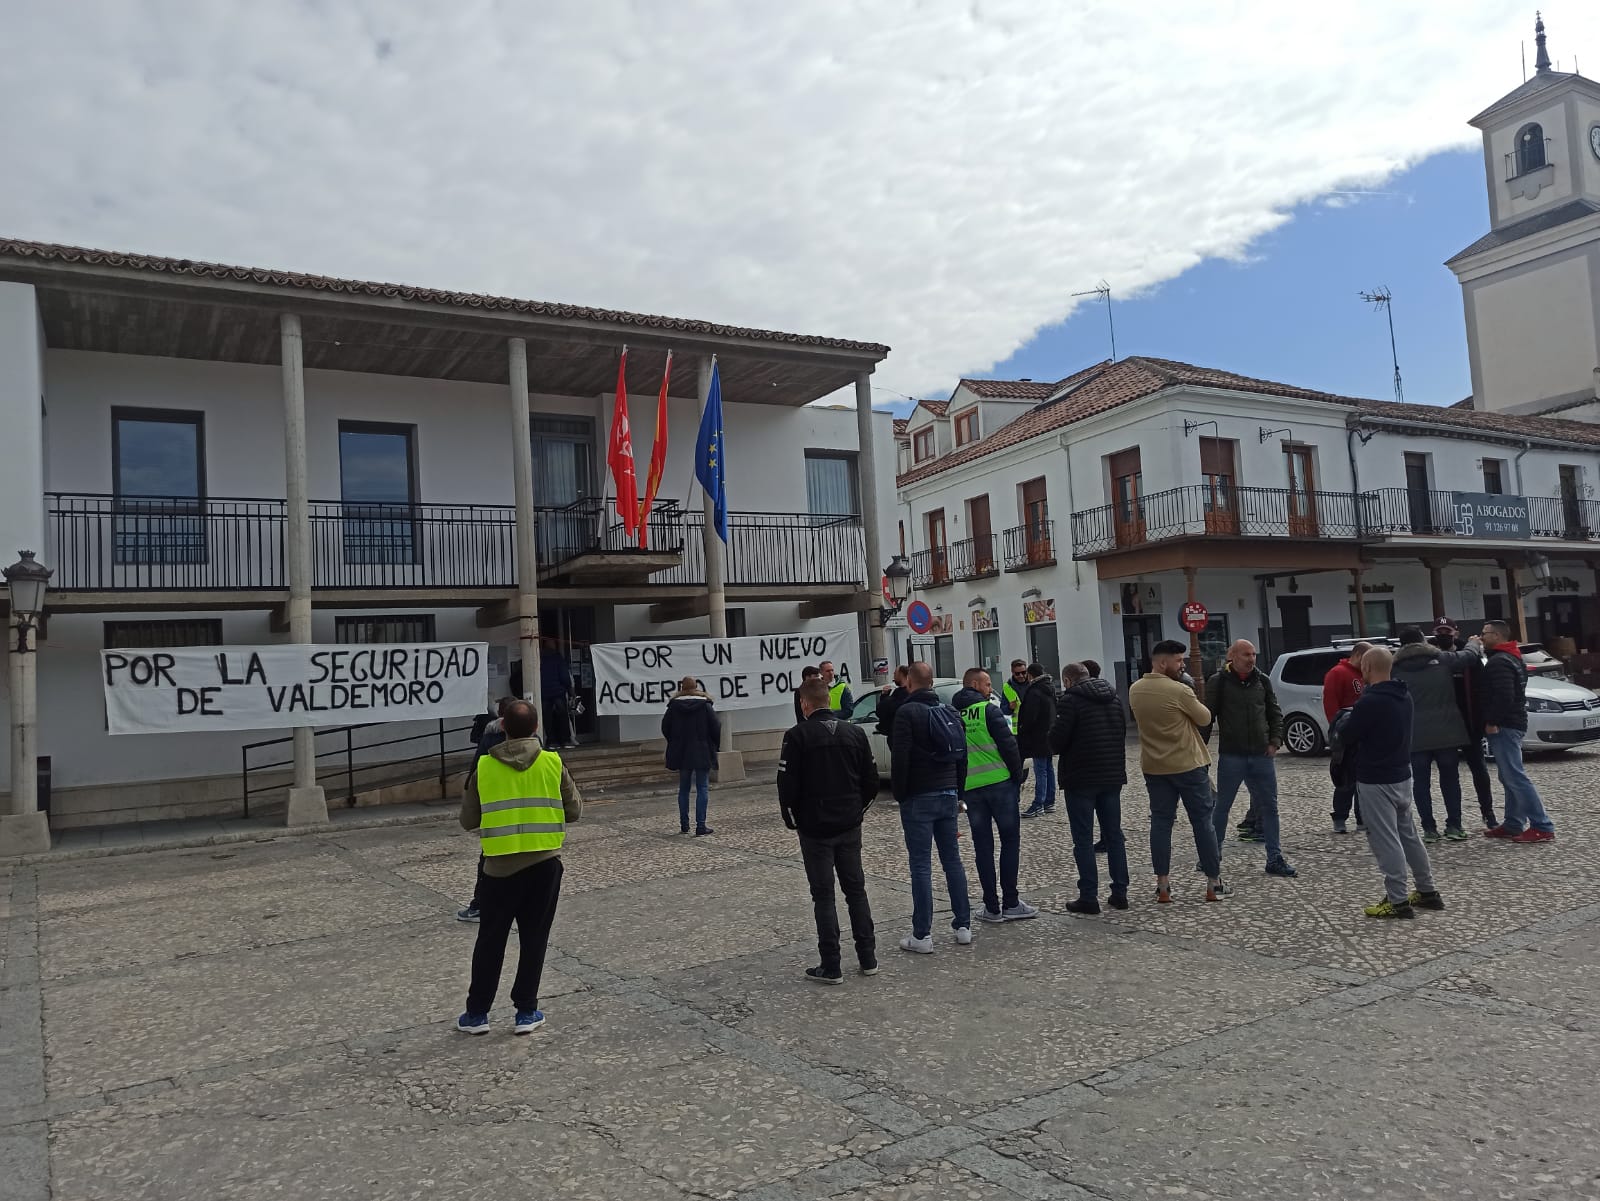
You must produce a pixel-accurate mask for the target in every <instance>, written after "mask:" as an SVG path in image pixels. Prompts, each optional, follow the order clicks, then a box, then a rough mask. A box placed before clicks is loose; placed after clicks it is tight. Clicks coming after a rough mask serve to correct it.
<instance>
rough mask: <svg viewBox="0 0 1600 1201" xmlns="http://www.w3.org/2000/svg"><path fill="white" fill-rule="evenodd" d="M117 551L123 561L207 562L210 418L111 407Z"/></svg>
mask: <svg viewBox="0 0 1600 1201" xmlns="http://www.w3.org/2000/svg"><path fill="white" fill-rule="evenodd" d="M111 489H112V493H113V495H114V500H113V502H112V509H113V512H114V514H115V517H114V524H113V530H112V541H113V551H114V555H115V558H116V561H117V562H118V563H204V562H206V559H207V554H206V531H205V518H204V516H203V514H204V512H205V495H206V465H205V416H204V414H202V413H187V412H172V411H169V410H165V409H113V410H111Z"/></svg>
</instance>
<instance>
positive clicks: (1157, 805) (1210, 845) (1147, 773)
mask: <svg viewBox="0 0 1600 1201" xmlns="http://www.w3.org/2000/svg"><path fill="white" fill-rule="evenodd" d="M1187 654H1188V648H1187V647H1185V646H1184V645H1183V643H1181V642H1176V641H1174V640H1172V639H1170V638H1169V639H1167V640H1166V641H1165V642H1158V643H1156V645H1155V647H1154V648H1153V650H1152V651H1151V655H1150V667H1151V670H1150V673H1149V674H1148V675H1145V676H1143V677H1141V678H1140V679H1138V680H1136V681H1135V682H1134V685H1133V687H1132V688H1130V689H1128V706H1129V708H1131V709H1132V710H1133V720H1134V721H1135V722H1137V723H1138V725H1139V767H1140V770H1142V771H1143V772H1144V783H1145V788H1146V789H1147V790H1148V791H1149V793H1150V866H1151V867H1152V868H1153V869H1154V870H1155V874H1156V901H1157V902H1158V903H1160V904H1162V905H1166V904H1169V903H1171V901H1172V878H1171V872H1172V827H1173V824H1174V823H1175V822H1176V821H1177V817H1178V802H1179V801H1180V800H1181V801H1182V802H1183V808H1184V811H1185V812H1186V813H1187V814H1188V815H1189V825H1190V826H1192V827H1193V828H1194V845H1195V849H1196V850H1197V851H1199V852H1200V870H1201V871H1203V872H1204V873H1205V876H1206V900H1208V901H1220V900H1222V899H1223V898H1224V897H1226V896H1229V895H1230V894H1231V893H1232V891H1233V890H1232V889H1231V888H1229V887H1228V886H1227V885H1226V884H1224V883H1223V882H1222V860H1221V857H1220V856H1219V855H1218V853H1217V835H1216V831H1215V829H1213V827H1212V820H1211V813H1212V807H1213V805H1214V804H1215V799H1216V798H1215V795H1214V794H1213V793H1212V791H1211V770H1210V769H1211V754H1210V752H1209V751H1207V750H1206V744H1205V738H1204V737H1203V735H1202V731H1203V730H1204V729H1205V728H1206V727H1207V726H1209V725H1210V724H1211V710H1209V709H1207V708H1206V707H1205V705H1203V704H1201V703H1200V698H1199V697H1197V696H1196V695H1195V693H1194V689H1193V688H1190V687H1189V686H1187V685H1185V684H1183V683H1181V682H1180V678H1181V677H1182V675H1183V662H1184V657H1185V656H1186V655H1187Z"/></svg>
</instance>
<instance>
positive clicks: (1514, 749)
mask: <svg viewBox="0 0 1600 1201" xmlns="http://www.w3.org/2000/svg"><path fill="white" fill-rule="evenodd" d="M1483 647H1484V649H1485V650H1486V651H1488V652H1489V661H1488V663H1486V664H1484V668H1483V670H1482V671H1481V672H1479V673H1478V702H1479V703H1478V710H1479V712H1480V713H1482V715H1483V732H1484V733H1485V734H1486V735H1487V736H1488V738H1489V750H1490V751H1491V752H1492V753H1493V754H1494V767H1495V771H1496V772H1497V773H1498V774H1499V776H1500V784H1501V786H1502V787H1503V788H1504V789H1505V790H1506V807H1505V820H1504V821H1502V822H1501V824H1500V825H1498V826H1495V827H1494V828H1492V829H1489V830H1485V831H1484V834H1486V835H1487V836H1488V837H1490V838H1504V839H1509V840H1510V841H1511V842H1521V843H1530V842H1554V841H1555V839H1556V824H1555V823H1554V822H1553V821H1551V820H1550V815H1549V814H1548V813H1546V812H1545V811H1544V801H1543V800H1541V799H1540V797H1539V790H1538V789H1537V788H1535V787H1534V786H1533V781H1532V780H1530V779H1528V773H1527V771H1526V770H1525V769H1524V768H1523V766H1522V737H1523V735H1524V734H1526V733H1527V732H1528V700H1527V696H1528V666H1527V664H1526V663H1524V662H1523V661H1522V648H1521V647H1519V646H1518V645H1517V644H1516V641H1515V640H1514V639H1513V638H1512V637H1511V627H1510V626H1508V625H1507V624H1506V623H1505V622H1503V621H1486V622H1484V623H1483Z"/></svg>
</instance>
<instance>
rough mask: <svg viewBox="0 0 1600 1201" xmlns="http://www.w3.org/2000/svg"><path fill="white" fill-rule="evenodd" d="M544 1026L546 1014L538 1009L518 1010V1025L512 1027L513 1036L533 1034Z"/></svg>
mask: <svg viewBox="0 0 1600 1201" xmlns="http://www.w3.org/2000/svg"><path fill="white" fill-rule="evenodd" d="M542 1025H544V1013H543V1011H541V1010H538V1009H519V1010H517V1024H516V1025H515V1026H513V1027H511V1033H513V1034H532V1033H533V1032H534V1031H535V1030H537V1029H538V1028H539V1027H540V1026H542Z"/></svg>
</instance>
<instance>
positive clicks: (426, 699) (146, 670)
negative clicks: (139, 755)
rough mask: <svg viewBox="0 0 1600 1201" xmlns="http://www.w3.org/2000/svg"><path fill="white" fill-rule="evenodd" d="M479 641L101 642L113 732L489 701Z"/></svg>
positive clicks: (254, 726)
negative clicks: (142, 645) (146, 645)
mask: <svg viewBox="0 0 1600 1201" xmlns="http://www.w3.org/2000/svg"><path fill="white" fill-rule="evenodd" d="M488 659H489V656H488V653H487V648H486V646H485V645H484V644H483V643H481V642H426V643H417V644H411V643H406V644H400V643H393V644H384V645H378V646H314V645H306V644H290V645H287V646H281V645H280V646H184V647H173V648H171V649H166V650H116V651H101V652H100V668H101V679H102V681H103V682H104V685H105V697H106V723H107V727H108V728H109V730H110V732H111V733H113V734H178V733H189V732H191V731H206V730H276V729H285V728H291V727H294V726H353V725H363V724H365V723H367V722H380V721H414V720H418V719H437V718H441V717H465V716H467V715H469V714H476V713H480V712H482V711H483V708H484V705H485V702H486V698H487V697H488V687H489V675H488Z"/></svg>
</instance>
